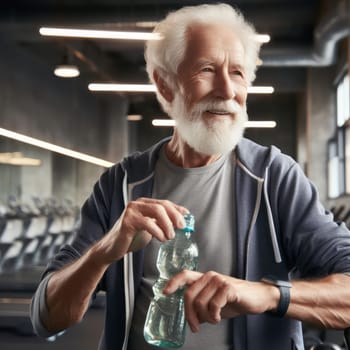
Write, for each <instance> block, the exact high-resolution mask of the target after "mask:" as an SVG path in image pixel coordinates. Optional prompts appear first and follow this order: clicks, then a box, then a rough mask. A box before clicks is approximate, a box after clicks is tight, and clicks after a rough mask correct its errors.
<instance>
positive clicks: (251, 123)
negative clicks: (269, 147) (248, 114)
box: [245, 120, 277, 128]
mask: <svg viewBox="0 0 350 350" xmlns="http://www.w3.org/2000/svg"><path fill="white" fill-rule="evenodd" d="M276 126H277V123H276V122H275V121H274V120H260V121H258V120H248V121H247V122H246V123H245V127H246V128H275V127H276Z"/></svg>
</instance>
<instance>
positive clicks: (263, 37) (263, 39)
mask: <svg viewBox="0 0 350 350" xmlns="http://www.w3.org/2000/svg"><path fill="white" fill-rule="evenodd" d="M255 38H256V40H257V41H258V42H259V43H262V44H266V43H268V42H269V41H270V39H271V37H270V35H268V34H257V35H256V37H255Z"/></svg>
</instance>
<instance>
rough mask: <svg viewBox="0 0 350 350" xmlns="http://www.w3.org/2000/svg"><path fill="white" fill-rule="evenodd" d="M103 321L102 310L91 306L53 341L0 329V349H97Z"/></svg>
mask: <svg viewBox="0 0 350 350" xmlns="http://www.w3.org/2000/svg"><path fill="white" fill-rule="evenodd" d="M103 322H104V310H103V309H100V308H96V309H95V308H91V309H90V310H89V311H88V312H87V314H86V316H85V318H84V320H83V321H82V322H81V323H79V324H78V325H76V326H74V327H72V328H70V329H69V330H67V331H66V333H65V334H63V335H62V336H60V337H58V338H57V339H56V340H55V341H53V342H49V341H47V340H45V339H41V338H38V337H36V336H23V335H19V334H16V333H15V332H14V331H13V330H10V329H0V349H1V350H71V349H74V350H97V349H98V342H99V338H100V334H101V332H102V327H103Z"/></svg>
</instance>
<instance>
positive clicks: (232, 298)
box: [163, 270, 280, 332]
mask: <svg viewBox="0 0 350 350" xmlns="http://www.w3.org/2000/svg"><path fill="white" fill-rule="evenodd" d="M183 286H188V288H187V289H186V291H185V314H186V319H187V321H188V323H189V326H190V327H191V330H192V331H193V332H198V331H199V325H200V324H201V323H204V322H208V323H213V324H215V323H218V322H220V320H221V319H222V318H232V317H236V316H238V315H241V314H259V313H263V312H265V311H268V310H273V309H275V308H276V307H277V304H278V301H279V298H280V292H279V290H278V288H277V287H275V286H272V285H267V284H265V283H262V282H250V281H245V280H240V279H237V278H233V277H229V276H226V275H222V274H219V273H216V272H212V271H210V272H207V273H204V274H203V273H200V272H195V271H188V270H185V271H182V272H180V273H178V274H177V275H176V276H174V277H173V278H172V279H171V280H170V281H169V282H168V283H167V285H166V286H165V288H164V290H163V292H164V294H172V293H174V292H175V291H176V290H177V289H178V288H179V287H183Z"/></svg>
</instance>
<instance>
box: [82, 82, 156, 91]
mask: <svg viewBox="0 0 350 350" xmlns="http://www.w3.org/2000/svg"><path fill="white" fill-rule="evenodd" d="M88 89H89V90H90V91H103V92H114V91H115V92H155V91H156V90H157V89H156V86H155V85H152V84H108V83H106V84H102V83H101V84H100V83H91V84H89V85H88Z"/></svg>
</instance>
